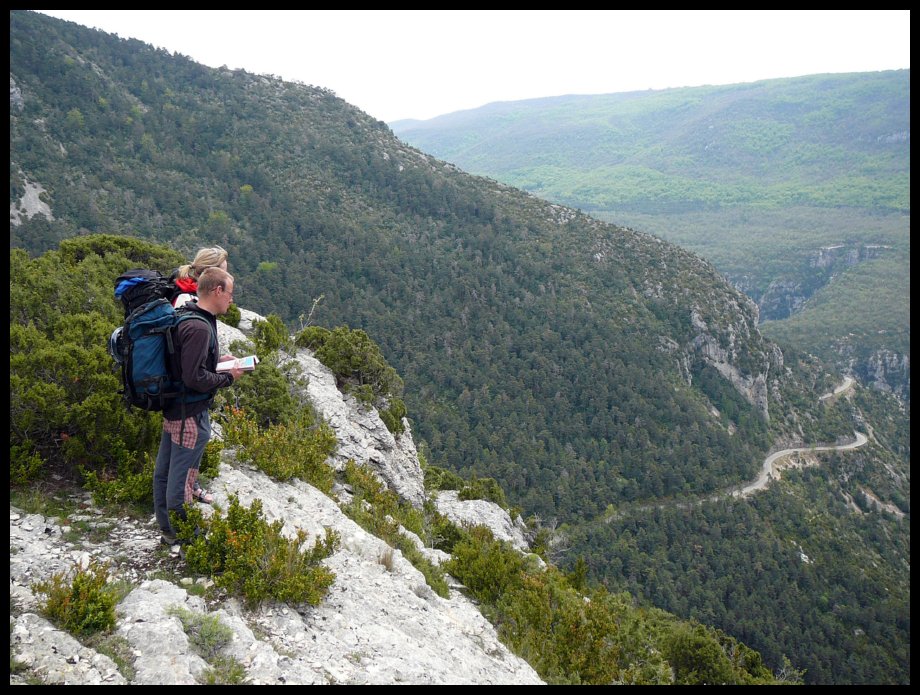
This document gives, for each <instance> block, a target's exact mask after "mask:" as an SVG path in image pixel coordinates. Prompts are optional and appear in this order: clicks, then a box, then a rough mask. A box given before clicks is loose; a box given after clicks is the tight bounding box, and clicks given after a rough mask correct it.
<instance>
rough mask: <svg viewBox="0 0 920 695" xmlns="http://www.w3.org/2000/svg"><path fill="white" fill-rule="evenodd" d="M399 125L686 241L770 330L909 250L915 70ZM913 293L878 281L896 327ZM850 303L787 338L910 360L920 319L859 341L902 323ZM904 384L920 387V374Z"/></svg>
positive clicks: (577, 202)
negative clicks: (850, 277) (855, 333)
mask: <svg viewBox="0 0 920 695" xmlns="http://www.w3.org/2000/svg"><path fill="white" fill-rule="evenodd" d="M392 125H393V128H394V130H395V132H396V133H397V134H398V135H399V136H400V137H401V138H403V139H405V140H406V141H407V142H409V143H411V144H412V145H415V146H416V147H419V148H420V149H422V150H424V151H426V152H430V153H432V154H434V155H436V156H438V157H441V158H443V159H446V160H447V161H450V162H453V163H455V164H457V165H458V166H460V167H462V168H463V169H465V170H466V171H470V172H473V173H476V174H480V175H484V176H491V177H493V178H495V179H497V180H499V181H503V182H505V183H508V184H511V185H514V186H518V187H520V188H523V189H524V190H527V191H530V192H531V193H534V194H536V195H539V196H541V197H544V198H546V199H548V200H552V201H554V202H557V203H562V204H564V205H571V206H573V207H577V208H580V209H582V210H584V211H586V212H589V213H590V214H592V215H595V216H597V217H599V218H601V219H605V220H609V221H612V222H616V223H618V224H627V225H629V226H631V227H634V228H636V229H641V230H643V231H647V232H650V233H653V234H656V235H658V236H661V237H662V238H664V239H668V240H669V241H672V242H676V243H678V244H681V245H682V246H684V247H685V248H688V249H690V250H692V251H694V252H696V253H698V254H700V255H701V256H703V257H705V258H707V259H708V260H710V261H711V262H712V263H713V264H714V265H715V266H716V267H717V268H718V269H719V270H720V271H721V272H722V273H724V274H725V275H726V276H727V277H728V278H729V279H730V280H731V282H732V283H733V284H734V285H735V286H736V287H738V288H739V289H741V290H742V291H744V292H745V293H747V294H748V295H749V296H751V297H752V298H753V299H754V300H755V301H756V302H757V303H758V306H759V307H760V313H761V318H762V319H766V320H781V319H785V318H787V317H789V316H791V315H793V314H795V313H796V312H797V311H798V310H799V309H800V308H801V307H802V306H803V305H804V303H805V302H806V301H807V300H808V299H809V298H810V297H811V296H812V295H813V294H814V293H815V292H817V291H819V290H820V289H821V288H822V287H824V286H826V285H827V284H828V283H829V282H830V281H831V280H832V279H833V278H835V277H839V276H841V275H845V274H847V273H848V272H851V271H853V270H854V266H855V265H858V264H860V263H862V262H864V261H869V260H874V259H877V258H887V259H889V261H890V260H892V259H894V258H905V257H908V256H909V254H910V71H909V70H899V71H887V72H878V73H854V74H843V75H812V76H807V77H796V78H788V79H777V80H764V81H761V82H755V83H750V84H736V85H727V86H719V87H712V86H709V87H693V88H681V89H669V90H663V91H646V92H631V93H622V94H607V95H593V96H563V97H553V98H546V99H532V100H527V101H518V102H508V103H496V104H489V105H487V106H483V107H481V108H479V109H473V110H470V111H463V112H458V113H453V114H448V115H445V116H440V117H438V118H433V119H431V120H428V121H422V122H419V121H405V122H397V123H394V124H392ZM871 268H875V269H880V266H878V265H875V266H871ZM905 279H906V278H905ZM899 282H900V281H899V279H898V278H897V277H894V276H892V275H890V274H889V273H887V272H881V271H880V270H879V272H878V274H877V276H876V278H875V280H874V284H876V285H877V286H881V287H883V288H884V289H883V292H884V293H885V294H886V295H888V296H891V297H892V299H893V302H894V303H893V305H892V306H891V308H892V310H893V311H892V313H893V314H895V315H902V314H905V313H909V311H910V304H909V299H908V296H907V294H903V293H900V294H899V293H898V291H897V290H898V284H899ZM860 284H861V282H860ZM838 293H839V289H838ZM845 301H846V302H847V303H848V305H849V306H850V310H849V311H848V312H847V315H846V317H844V316H843V315H842V313H841V312H837V313H836V314H833V315H832V314H831V313H829V312H826V311H825V312H823V313H822V314H818V315H816V314H813V315H812V316H811V318H810V319H809V320H808V321H806V322H802V323H804V324H807V326H808V328H806V329H805V330H804V331H803V326H802V323H800V324H799V326H798V327H796V328H795V329H793V330H791V331H789V332H787V331H784V333H788V334H790V335H792V334H795V335H796V336H801V338H802V342H801V343H800V345H801V346H802V347H807V348H809V349H811V348H815V349H817V350H818V351H819V352H821V353H823V354H825V355H826V354H829V353H833V354H835V355H837V354H838V352H839V351H838V349H837V348H839V346H840V344H842V343H849V344H850V345H851V346H852V347H853V349H852V350H851V351H850V353H849V354H847V355H845V356H843V357H842V358H839V359H838V360H837V363H838V364H839V365H840V367H841V368H845V369H849V368H853V369H855V370H856V371H857V372H858V373H860V374H861V375H863V376H867V375H868V374H869V373H870V372H872V371H873V370H874V367H873V364H874V363H878V362H879V361H880V360H890V359H891V355H892V354H893V355H895V356H896V358H897V359H899V360H901V361H905V360H904V358H905V357H906V362H909V357H910V346H909V341H908V343H907V344H906V345H905V343H904V341H903V340H901V338H900V337H901V335H903V333H904V332H907V333H908V334H909V323H902V324H900V325H899V326H898V328H897V331H896V333H897V336H895V337H894V339H893V340H890V341H888V340H878V339H877V338H876V339H872V340H867V341H860V342H858V344H856V345H853V342H854V341H853V338H852V336H850V335H849V332H848V331H847V330H846V329H845V328H843V327H842V326H841V324H842V323H843V322H844V320H845V319H846V318H852V319H853V320H854V322H855V323H856V324H858V325H865V326H871V328H872V332H881V331H885V333H887V334H888V335H891V327H890V325H887V324H886V322H885V321H883V322H881V323H874V322H877V320H878V319H879V318H880V314H879V313H878V312H876V311H875V310H874V309H871V308H869V307H867V306H865V305H864V304H862V303H860V302H859V301H858V299H857V298H856V297H854V296H848V297H846V298H845ZM887 323H890V321H889V322H887ZM854 354H856V355H858V356H859V359H858V360H856V361H854V360H852V359H851V358H852V356H853V355H854ZM895 379H896V381H898V382H900V383H903V382H905V381H907V382H908V383H909V369H908V370H907V371H906V372H905V373H902V374H900V375H898V376H896V377H895ZM886 383H887V382H885V380H884V379H883V380H882V381H880V382H879V384H880V385H882V386H884V385H885V384H886ZM905 393H906V391H901V392H900V395H901V396H902V397H903V396H904V395H905Z"/></svg>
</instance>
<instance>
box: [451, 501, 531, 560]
mask: <svg viewBox="0 0 920 695" xmlns="http://www.w3.org/2000/svg"><path fill="white" fill-rule="evenodd" d="M458 494H459V493H458V492H457V491H456V490H444V491H443V492H440V493H438V496H437V497H436V498H435V505H436V506H437V508H438V511H439V512H440V513H441V514H443V515H444V516H446V517H447V518H448V519H450V520H451V521H453V522H454V523H455V524H457V525H458V526H487V527H488V528H489V529H491V531H492V534H493V535H494V536H495V537H496V538H497V539H498V540H501V541H508V542H509V543H511V545H512V546H514V547H515V548H516V549H518V550H520V551H521V552H525V553H526V552H529V551H530V546H529V545H528V543H527V539H526V538H525V536H524V531H525V530H526V527H525V526H524V521H523V520H522V519H521V517H520V516H519V517H518V518H517V519H515V520H514V521H512V520H511V516H510V515H509V514H508V512H506V511H505V510H504V509H502V508H501V507H499V506H498V505H497V504H494V503H492V502H488V501H486V500H461V499H459V497H458Z"/></svg>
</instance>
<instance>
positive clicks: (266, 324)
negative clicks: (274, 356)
mask: <svg viewBox="0 0 920 695" xmlns="http://www.w3.org/2000/svg"><path fill="white" fill-rule="evenodd" d="M250 339H251V340H252V342H253V343H254V344H255V346H256V354H257V355H258V356H259V359H260V360H261V359H263V358H265V357H267V356H268V355H269V354H270V353H273V352H278V351H279V350H287V349H290V347H291V346H292V341H291V334H290V333H289V332H288V329H287V326H285V325H284V321H283V320H282V318H281V317H280V316H278V315H277V314H269V315H268V316H267V317H266V318H265V320H264V321H254V322H253V324H252V335H251V336H250Z"/></svg>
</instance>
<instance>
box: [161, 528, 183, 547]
mask: <svg viewBox="0 0 920 695" xmlns="http://www.w3.org/2000/svg"><path fill="white" fill-rule="evenodd" d="M178 542H179V537H178V536H176V534H175V533H172V532H171V531H160V543H161V544H162V545H168V546H173V545H176V543H178Z"/></svg>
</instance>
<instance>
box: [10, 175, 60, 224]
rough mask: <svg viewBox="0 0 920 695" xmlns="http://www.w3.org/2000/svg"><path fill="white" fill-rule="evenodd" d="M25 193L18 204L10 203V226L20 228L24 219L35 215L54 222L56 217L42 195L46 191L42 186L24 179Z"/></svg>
mask: <svg viewBox="0 0 920 695" xmlns="http://www.w3.org/2000/svg"><path fill="white" fill-rule="evenodd" d="M23 185H24V186H25V192H24V193H23V194H22V198H21V199H20V200H19V202H18V203H10V224H11V225H13V226H14V227H18V226H19V225H21V224H22V218H23V217H25V218H27V219H31V218H33V217H34V216H35V215H44V216H45V217H47V218H48V220H49V221H54V215H52V214H51V208H50V207H49V206H48V203H46V202H45V201H44V200H42V199H41V194H42V193H44V192H45V189H44V188H43V187H42V185H41V184H38V183H35V182H33V181H29V179H27V178H25V177H23Z"/></svg>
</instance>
